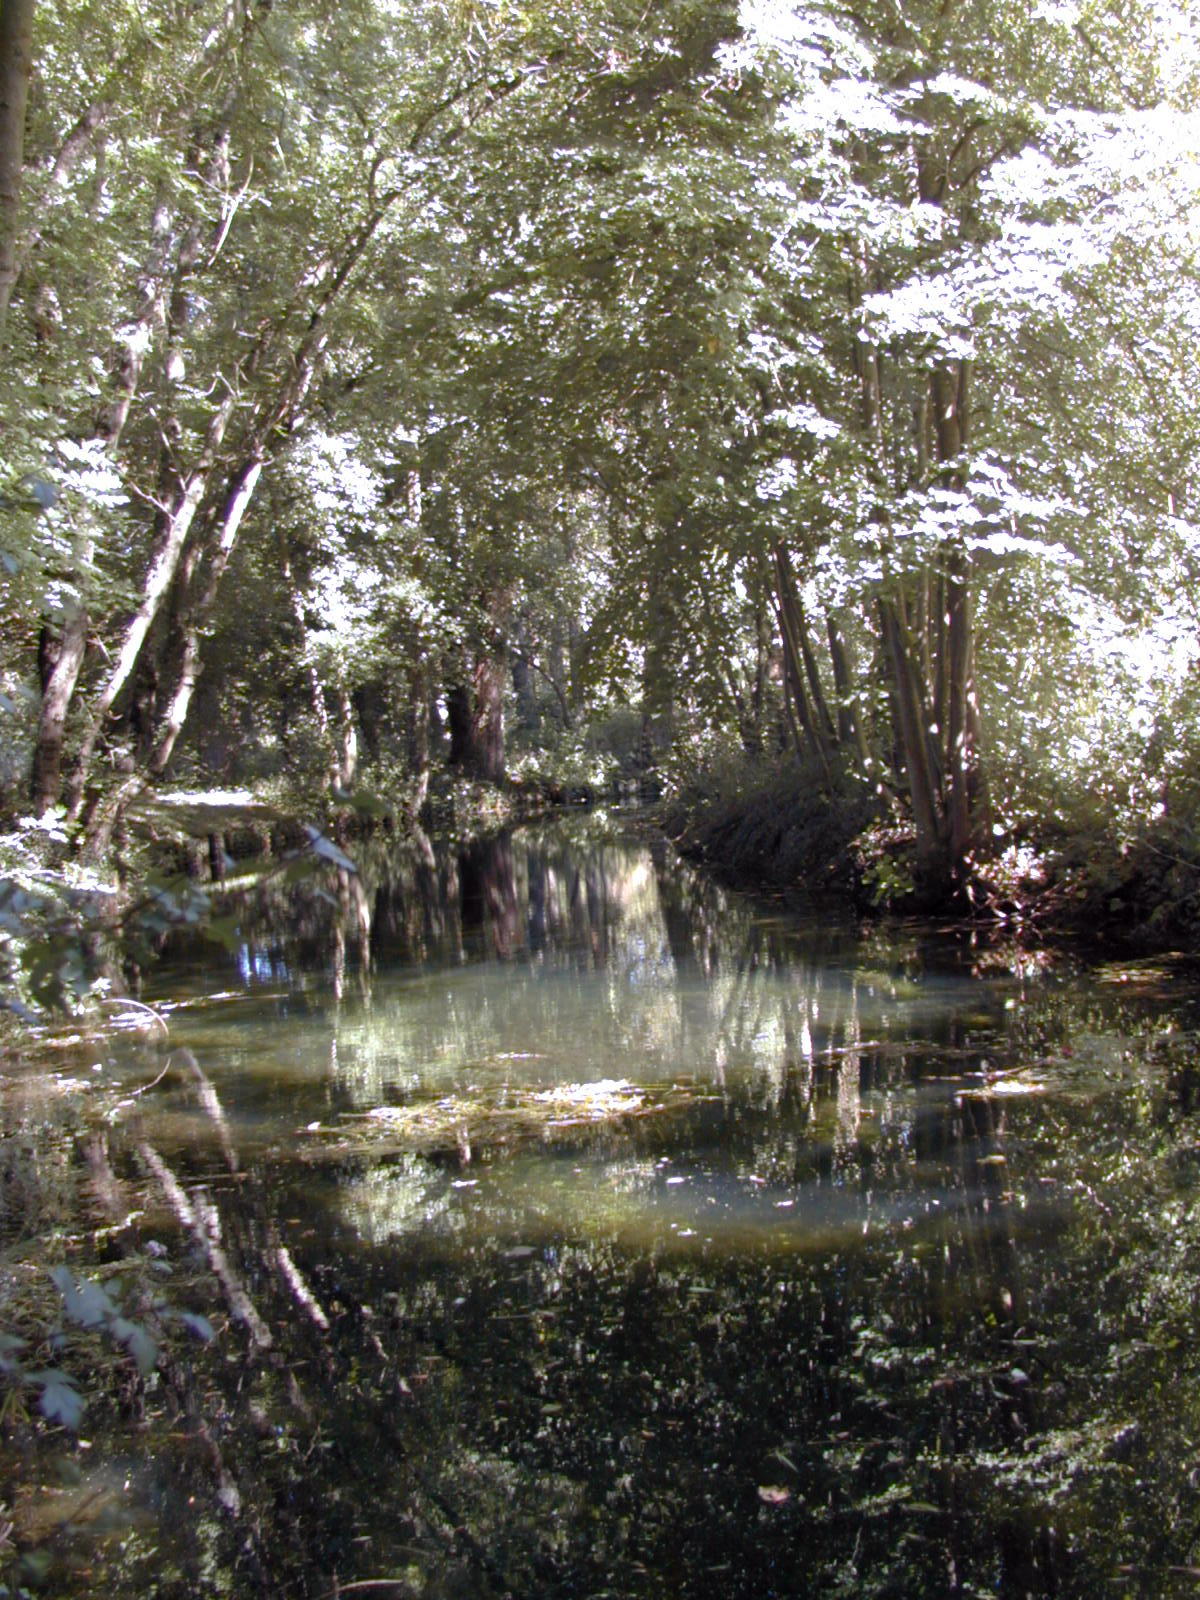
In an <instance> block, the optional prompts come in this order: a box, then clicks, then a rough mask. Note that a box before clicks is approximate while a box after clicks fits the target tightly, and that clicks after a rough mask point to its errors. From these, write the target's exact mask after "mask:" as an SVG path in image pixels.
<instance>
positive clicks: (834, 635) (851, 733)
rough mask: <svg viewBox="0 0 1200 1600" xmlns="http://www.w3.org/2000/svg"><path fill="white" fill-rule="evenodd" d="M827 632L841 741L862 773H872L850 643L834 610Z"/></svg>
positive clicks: (829, 616) (861, 774) (828, 619)
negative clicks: (856, 690)
mask: <svg viewBox="0 0 1200 1600" xmlns="http://www.w3.org/2000/svg"><path fill="white" fill-rule="evenodd" d="M825 632H826V636H827V637H828V639H829V660H830V664H831V666H832V667H833V686H834V689H835V691H836V693H837V715H838V742H839V744H841V745H842V747H843V748H844V749H846V750H851V751H853V753H854V760H855V765H856V767H857V769H858V772H859V774H860V776H862V777H864V778H866V777H869V775H870V771H871V752H870V749H869V747H868V745H867V735H866V729H865V727H864V725H863V719H862V714H861V710H860V708H859V706H858V703H857V701H858V697H857V694H856V692H855V687H854V672H853V669H852V666H851V661H850V647H849V645H848V644H847V643H846V636H845V634H844V633H843V632H842V628H841V624H840V623H839V622H838V619H837V617H836V616H835V615H834V614H833V612H832V611H831V612H829V613H828V615H827V616H826V618H825Z"/></svg>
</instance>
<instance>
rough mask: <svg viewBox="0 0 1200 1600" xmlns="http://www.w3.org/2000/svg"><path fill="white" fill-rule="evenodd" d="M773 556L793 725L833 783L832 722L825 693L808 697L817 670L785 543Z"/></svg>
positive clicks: (828, 780) (776, 604)
mask: <svg viewBox="0 0 1200 1600" xmlns="http://www.w3.org/2000/svg"><path fill="white" fill-rule="evenodd" d="M773 559H774V568H775V589H774V592H775V607H776V615H777V617H778V620H779V633H780V637H781V639H782V641H783V662H784V681H785V684H786V685H787V686H788V687H789V688H790V690H791V694H790V701H791V704H792V706H793V708H794V712H795V722H794V723H793V727H794V726H795V724H796V723H797V722H798V724H799V726H800V728H801V729H802V730H803V732H804V737H805V741H806V743H807V746H808V749H809V753H810V754H812V755H813V756H815V757H816V758H817V760H818V761H820V763H821V766H822V768H823V770H824V773H825V779H826V782H827V783H829V784H831V785H832V782H833V769H832V765H831V755H832V744H833V733H832V726H831V724H830V722H829V712H828V708H827V707H826V706H825V704H824V699H823V697H822V699H821V700H820V701H818V702H815V703H814V702H813V701H810V698H809V695H810V691H811V689H812V685H813V681H814V672H813V671H808V670H806V657H807V658H808V659H809V660H811V656H812V647H811V645H810V644H809V643H808V640H807V629H806V627H805V621H804V613H803V610H802V609H801V606H800V597H799V595H798V594H797V592H796V581H795V576H794V574H793V572H792V568H791V563H790V561H789V560H788V558H787V553H786V551H785V550H784V549H783V546H782V545H776V547H775V550H774V555H773ZM812 667H813V669H814V671H815V661H814V662H812ZM816 682H817V687H818V688H819V686H820V680H819V679H817V680H816Z"/></svg>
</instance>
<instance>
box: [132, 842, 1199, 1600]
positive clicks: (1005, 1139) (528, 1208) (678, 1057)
mask: <svg viewBox="0 0 1200 1600" xmlns="http://www.w3.org/2000/svg"><path fill="white" fill-rule="evenodd" d="M327 889H328V893H327V894H326V895H325V897H314V896H313V895H312V893H311V890H310V889H306V888H304V887H301V888H298V889H295V890H293V891H289V892H288V894H287V895H286V896H284V895H283V894H282V892H281V893H280V896H279V898H278V899H277V901H276V903H274V904H264V903H259V904H257V905H254V906H251V905H249V904H247V905H246V906H244V907H243V908H241V910H240V911H239V913H238V919H239V920H238V925H237V930H236V934H235V937H234V939H233V941H232V947H231V948H230V949H229V950H228V951H226V950H222V949H220V948H218V947H216V946H208V945H205V946H204V947H203V948H202V949H197V948H195V947H193V948H192V949H190V950H179V951H175V952H172V953H171V954H170V955H169V956H168V958H167V960H166V961H165V962H164V963H163V964H162V965H161V966H159V967H158V968H156V969H155V970H154V972H153V974H152V976H151V978H150V979H148V981H147V983H146V985H145V988H144V991H143V997H144V999H145V1000H147V1001H152V1002H154V1003H155V1004H156V1005H158V1006H159V1008H160V1009H161V1010H162V1012H163V1014H164V1015H165V1016H166V1017H167V1019H168V1022H169V1029H170V1041H169V1046H167V1045H161V1044H160V1043H159V1042H158V1041H157V1040H156V1039H154V1038H150V1039H149V1040H147V1041H145V1042H143V1043H141V1044H137V1045H135V1044H133V1043H129V1044H127V1045H122V1044H117V1045H114V1047H113V1050H112V1053H111V1055H110V1056H109V1058H108V1059H107V1060H106V1062H105V1063H104V1064H103V1066H104V1070H105V1072H107V1073H108V1074H110V1075H111V1076H112V1077H113V1078H115V1079H116V1080H117V1081H119V1082H123V1083H124V1082H127V1083H128V1084H129V1085H130V1086H133V1085H135V1084H137V1085H141V1084H142V1083H144V1082H145V1081H147V1080H148V1079H149V1078H152V1077H153V1076H154V1075H155V1073H156V1072H157V1071H159V1070H160V1069H161V1067H162V1066H163V1065H166V1064H167V1061H168V1050H169V1051H170V1052H171V1054H170V1058H169V1059H170V1066H169V1070H168V1071H167V1072H166V1074H165V1076H164V1077H163V1078H162V1081H161V1082H160V1083H159V1084H157V1086H156V1087H155V1088H154V1089H153V1090H151V1091H150V1092H148V1093H147V1094H145V1095H142V1096H140V1097H138V1099H137V1104H136V1109H134V1110H130V1111H129V1113H128V1117H127V1121H126V1123H125V1124H124V1125H123V1130H122V1131H121V1132H120V1134H119V1135H117V1134H114V1142H113V1159H114V1162H115V1163H116V1164H117V1166H118V1168H119V1167H120V1163H121V1161H126V1162H128V1163H130V1166H129V1170H130V1171H133V1170H135V1167H136V1170H138V1171H142V1172H144V1171H145V1166H144V1162H145V1159H146V1156H145V1151H146V1150H147V1149H149V1150H150V1151H151V1152H153V1154H154V1156H155V1157H156V1158H157V1160H158V1161H159V1163H160V1164H161V1167H162V1169H163V1170H164V1171H165V1172H166V1173H167V1174H168V1176H169V1177H170V1178H173V1179H174V1180H175V1182H176V1183H177V1184H178V1186H179V1188H178V1193H180V1194H182V1195H183V1196H184V1197H185V1198H187V1199H188V1200H189V1203H193V1204H195V1205H196V1206H201V1205H203V1204H208V1205H210V1206H211V1207H212V1208H213V1210H212V1214H211V1227H210V1231H213V1230H215V1231H216V1232H217V1233H219V1237H220V1242H221V1248H222V1252H223V1258H224V1259H225V1260H226V1262H227V1265H228V1270H229V1272H230V1274H231V1275H232V1278H234V1279H236V1282H237V1284H238V1285H239V1287H240V1288H241V1290H242V1291H244V1294H245V1296H246V1297H247V1298H248V1301H249V1303H250V1305H251V1307H252V1314H253V1317H254V1318H255V1319H257V1327H258V1329H259V1332H258V1333H257V1334H256V1333H255V1331H254V1327H255V1324H253V1323H252V1322H250V1321H247V1320H246V1319H245V1316H244V1317H243V1320H242V1321H241V1322H238V1321H237V1320H236V1318H231V1319H230V1321H229V1325H228V1328H227V1329H226V1330H225V1331H224V1332H223V1334H222V1337H221V1339H220V1340H219V1341H218V1344H219V1345H220V1346H221V1349H220V1351H219V1352H218V1351H216V1350H209V1351H206V1352H205V1353H204V1355H203V1356H202V1357H197V1360H198V1362H200V1363H201V1367H200V1368H199V1369H198V1370H200V1371H201V1372H202V1374H207V1375H206V1376H202V1377H201V1378H198V1379H197V1382H198V1383H202V1384H204V1385H207V1386H208V1388H207V1391H206V1392H207V1395H208V1400H207V1404H208V1406H209V1408H210V1412H211V1414H210V1417H209V1423H208V1427H209V1432H210V1434H211V1435H212V1437H213V1438H214V1439H215V1440H216V1442H217V1445H218V1446H219V1449H220V1452H221V1456H222V1470H223V1471H225V1472H226V1473H227V1475H228V1476H229V1477H230V1478H232V1480H233V1481H234V1483H235V1485H236V1489H237V1496H238V1502H237V1507H236V1510H237V1515H236V1516H232V1515H229V1514H228V1508H226V1512H225V1513H223V1514H222V1515H220V1516H215V1517H214V1519H213V1520H212V1521H211V1524H210V1525H206V1526H207V1532H203V1531H202V1533H199V1534H193V1535H191V1536H189V1538H188V1539H184V1538H182V1537H181V1539H180V1542H179V1548H178V1549H177V1550H168V1549H167V1548H166V1547H163V1546H156V1545H154V1544H153V1542H150V1543H147V1536H146V1535H144V1534H140V1533H139V1534H136V1535H134V1534H129V1535H127V1536H126V1537H125V1542H124V1543H123V1544H122V1545H120V1548H119V1549H117V1548H114V1550H113V1551H112V1552H111V1553H110V1555H109V1557H108V1558H107V1559H108V1561H109V1566H108V1568H107V1569H104V1571H106V1573H107V1576H106V1577H104V1572H102V1573H101V1576H102V1577H104V1581H106V1582H107V1583H108V1584H109V1588H110V1591H111V1592H112V1593H114V1594H116V1593H122V1594H123V1593H124V1592H126V1591H125V1589H124V1588H123V1587H122V1585H126V1584H132V1583H133V1582H134V1581H135V1580H136V1582H137V1583H139V1584H140V1585H141V1586H142V1592H144V1593H157V1594H162V1595H168V1594H169V1595H175V1594H191V1593H194V1594H208V1593H212V1594H217V1593H235V1594H246V1595H252V1594H258V1593H267V1592H270V1593H278V1594H281V1595H295V1596H316V1595H328V1594H333V1593H336V1592H338V1589H339V1587H342V1588H344V1591H345V1592H346V1593H354V1592H361V1593H368V1594H369V1593H378V1594H387V1593H392V1594H395V1595H414V1596H441V1595H447V1596H449V1595H460V1596H480V1597H487V1596H500V1595H505V1594H511V1595H514V1596H530V1597H532V1596H535V1595H536V1596H563V1597H567V1596H571V1597H575V1596H578V1597H581V1600H582V1597H586V1596H591V1597H596V1600H599V1597H601V1596H631V1597H632V1596H643V1595H645V1596H654V1597H656V1600H658V1597H662V1596H674V1595H678V1596H692V1595H697V1596H701V1595H703V1596H706V1597H713V1596H731V1597H734V1596H736V1597H742V1596H745V1597H751V1596H754V1597H756V1600H767V1597H771V1596H780V1597H783V1596H804V1595H827V1594H849V1595H896V1596H904V1595H929V1596H937V1595H1014V1596H1017V1595H1055V1594H1064V1595H1084V1594H1088V1595H1097V1594H1146V1595H1160V1594H1175V1593H1178V1594H1194V1593H1195V1592H1196V1587H1197V1581H1198V1579H1197V1569H1198V1568H1200V1453H1198V1451H1200V1389H1198V1388H1197V1381H1198V1379H1200V1361H1198V1359H1197V1356H1196V1353H1195V1347H1196V1344H1197V1326H1196V1321H1197V1319H1196V1300H1195V1295H1196V1288H1197V1282H1198V1279H1197V1272H1198V1270H1200V1207H1198V1205H1197V1199H1198V1194H1197V1179H1198V1176H1200V1126H1198V1125H1197V1121H1196V1116H1195V1114H1194V1111H1193V1102H1194V1092H1195V1091H1194V1081H1193V1066H1192V1058H1193V1055H1194V1049H1193V1035H1192V1030H1193V1029H1194V1028H1195V1026H1196V1013H1197V988H1196V984H1195V981H1194V979H1193V977H1192V976H1191V975H1190V974H1189V972H1188V970H1187V969H1186V968H1185V967H1184V966H1183V965H1182V964H1179V963H1174V964H1172V963H1168V964H1166V965H1161V964H1160V965H1157V966H1154V967H1124V968H1121V967H1110V968H1103V969H1098V968H1096V967H1095V966H1094V965H1092V966H1086V965H1084V964H1083V963H1073V962H1070V961H1067V960H1064V959H1059V960H1057V961H1055V962H1049V961H1046V960H1044V959H1038V958H1035V957H1033V956H1028V955H1026V956H1022V957H1019V958H1017V957H1015V956H1014V955H1013V953H1012V952H1011V951H1009V952H1008V953H1007V954H1005V955H1001V954H999V953H996V952H991V953H989V951H988V950H987V949H986V948H984V947H983V946H982V945H980V944H978V943H974V944H973V943H972V942H971V941H970V940H969V939H967V938H965V937H962V936H960V935H956V934H953V933H950V932H940V933H939V932H938V931H937V930H935V929H931V928H924V927H905V928H901V929H893V930H891V931H887V932H881V931H878V930H876V931H873V932H871V933H868V934H865V935H864V934H863V933H862V932H861V931H860V930H859V929H858V928H857V927H856V926H855V925H854V923H853V922H852V921H849V920H847V919H844V918H839V917H838V916H837V915H831V914H828V913H826V914H820V915H818V914H815V913H813V914H801V913H797V912H789V911H786V910H783V909H781V908H780V906H778V905H771V904H768V903H762V902H755V901H753V900H751V899H747V898H743V897H741V896H738V895H736V894H733V893H730V892H728V891H725V890H722V889H721V888H719V887H718V886H717V885H716V884H715V883H713V882H712V881H711V880H710V879H708V878H706V877H704V876H703V875H700V874H698V873H696V872H695V871H693V870H692V869H690V868H688V867H686V866H684V865H682V864H680V863H679V862H678V861H676V860H675V859H674V857H673V856H672V855H671V854H670V852H669V851H667V850H666V849H664V848H661V847H657V846H655V847H651V846H648V845H647V844H645V843H643V842H638V841H637V840H634V839H631V838H628V837H622V835H621V834H620V832H619V831H618V830H617V829H616V828H615V826H613V825H612V824H610V823H608V822H606V821H604V820H603V819H599V818H588V819H580V820H579V821H577V822H576V823H575V824H573V825H572V826H570V827H559V826H552V827H543V828H541V829H537V830H530V831H528V832H524V833H518V834H516V835H514V836H512V837H507V838H501V839H497V840H493V841H490V842H487V843H484V844H480V845H476V846H473V847H472V848H470V849H468V850H452V849H438V850H435V849H433V848H428V849H423V850H420V851H418V850H408V851H406V852H402V853H401V854H400V855H398V856H396V855H394V856H393V857H392V858H391V859H390V860H383V859H381V860H379V861H374V860H373V859H371V856H370V852H365V853H364V857H363V861H362V872H361V875H360V878H359V879H358V880H354V879H348V878H345V877H344V878H343V879H342V881H341V883H340V884H339V885H333V884H330V885H328V886H327ZM139 1150H140V1151H141V1152H142V1153H141V1155H139V1154H138V1151H139ZM139 1162H141V1163H142V1165H141V1166H137V1163H139ZM159 1188H160V1189H161V1185H160V1186H159ZM163 1193H164V1194H165V1193H166V1191H165V1190H164V1191H163ZM143 1226H144V1228H145V1229H148V1230H153V1231H154V1232H155V1234H156V1237H157V1239H158V1240H159V1241H160V1242H161V1243H162V1244H163V1245H164V1246H165V1248H166V1249H167V1250H168V1252H169V1253H170V1255H171V1257H172V1258H174V1259H179V1260H180V1261H185V1260H186V1259H188V1256H187V1252H188V1249H189V1248H191V1247H190V1246H189V1245H188V1230H187V1227H186V1225H185V1224H184V1223H181V1221H180V1208H179V1205H178V1202H177V1201H174V1202H172V1201H169V1200H167V1199H162V1200H156V1201H155V1203H154V1205H153V1206H152V1209H151V1212H150V1214H149V1215H148V1216H147V1218H145V1219H144V1222H143ZM193 1236H194V1230H193ZM256 1339H257V1340H258V1347H257V1348H253V1346H254V1344H255V1341H256ZM268 1346H269V1347H268ZM203 1363H207V1366H205V1365H203ZM154 1493H155V1495H156V1496H157V1497H158V1500H159V1506H158V1509H159V1511H160V1512H161V1513H162V1515H164V1516H165V1517H167V1519H168V1520H170V1518H171V1517H173V1516H174V1515H175V1514H176V1511H178V1512H179V1515H180V1517H181V1518H182V1517H183V1512H182V1511H180V1510H179V1507H180V1506H181V1504H182V1498H181V1497H184V1496H185V1494H191V1495H192V1497H193V1502H194V1500H195V1495H196V1479H195V1474H194V1473H193V1475H192V1476H191V1477H189V1476H188V1474H187V1473H185V1472H183V1471H182V1469H181V1470H180V1471H179V1473H178V1474H177V1475H176V1476H175V1477H172V1476H171V1474H170V1473H167V1475H166V1477H165V1478H164V1480H163V1481H162V1482H160V1483H158V1484H157V1486H156V1487H155V1489H154ZM173 1508H174V1509H173ZM168 1557H169V1559H168ZM384 1580H388V1583H387V1585H386V1586H385V1584H384ZM355 1583H358V1584H368V1583H370V1584H372V1585H375V1586H376V1587H374V1588H364V1589H361V1590H359V1591H355V1590H354V1589H353V1588H352V1587H351V1586H352V1585H353V1584H355Z"/></svg>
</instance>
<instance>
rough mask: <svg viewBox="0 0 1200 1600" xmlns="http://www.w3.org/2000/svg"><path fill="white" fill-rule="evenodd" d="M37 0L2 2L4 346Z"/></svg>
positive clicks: (0, 279)
mask: <svg viewBox="0 0 1200 1600" xmlns="http://www.w3.org/2000/svg"><path fill="white" fill-rule="evenodd" d="M34 3H35V0H0V344H3V342H4V336H5V330H6V328H7V324H8V307H9V303H10V301H11V300H12V295H13V290H14V289H15V288H16V284H17V272H18V265H17V262H18V248H17V245H18V240H19V238H20V229H21V174H22V172H23V170H24V167H25V111H26V107H27V105H28V102H29V79H30V76H31V74H32V72H33V10H34Z"/></svg>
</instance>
